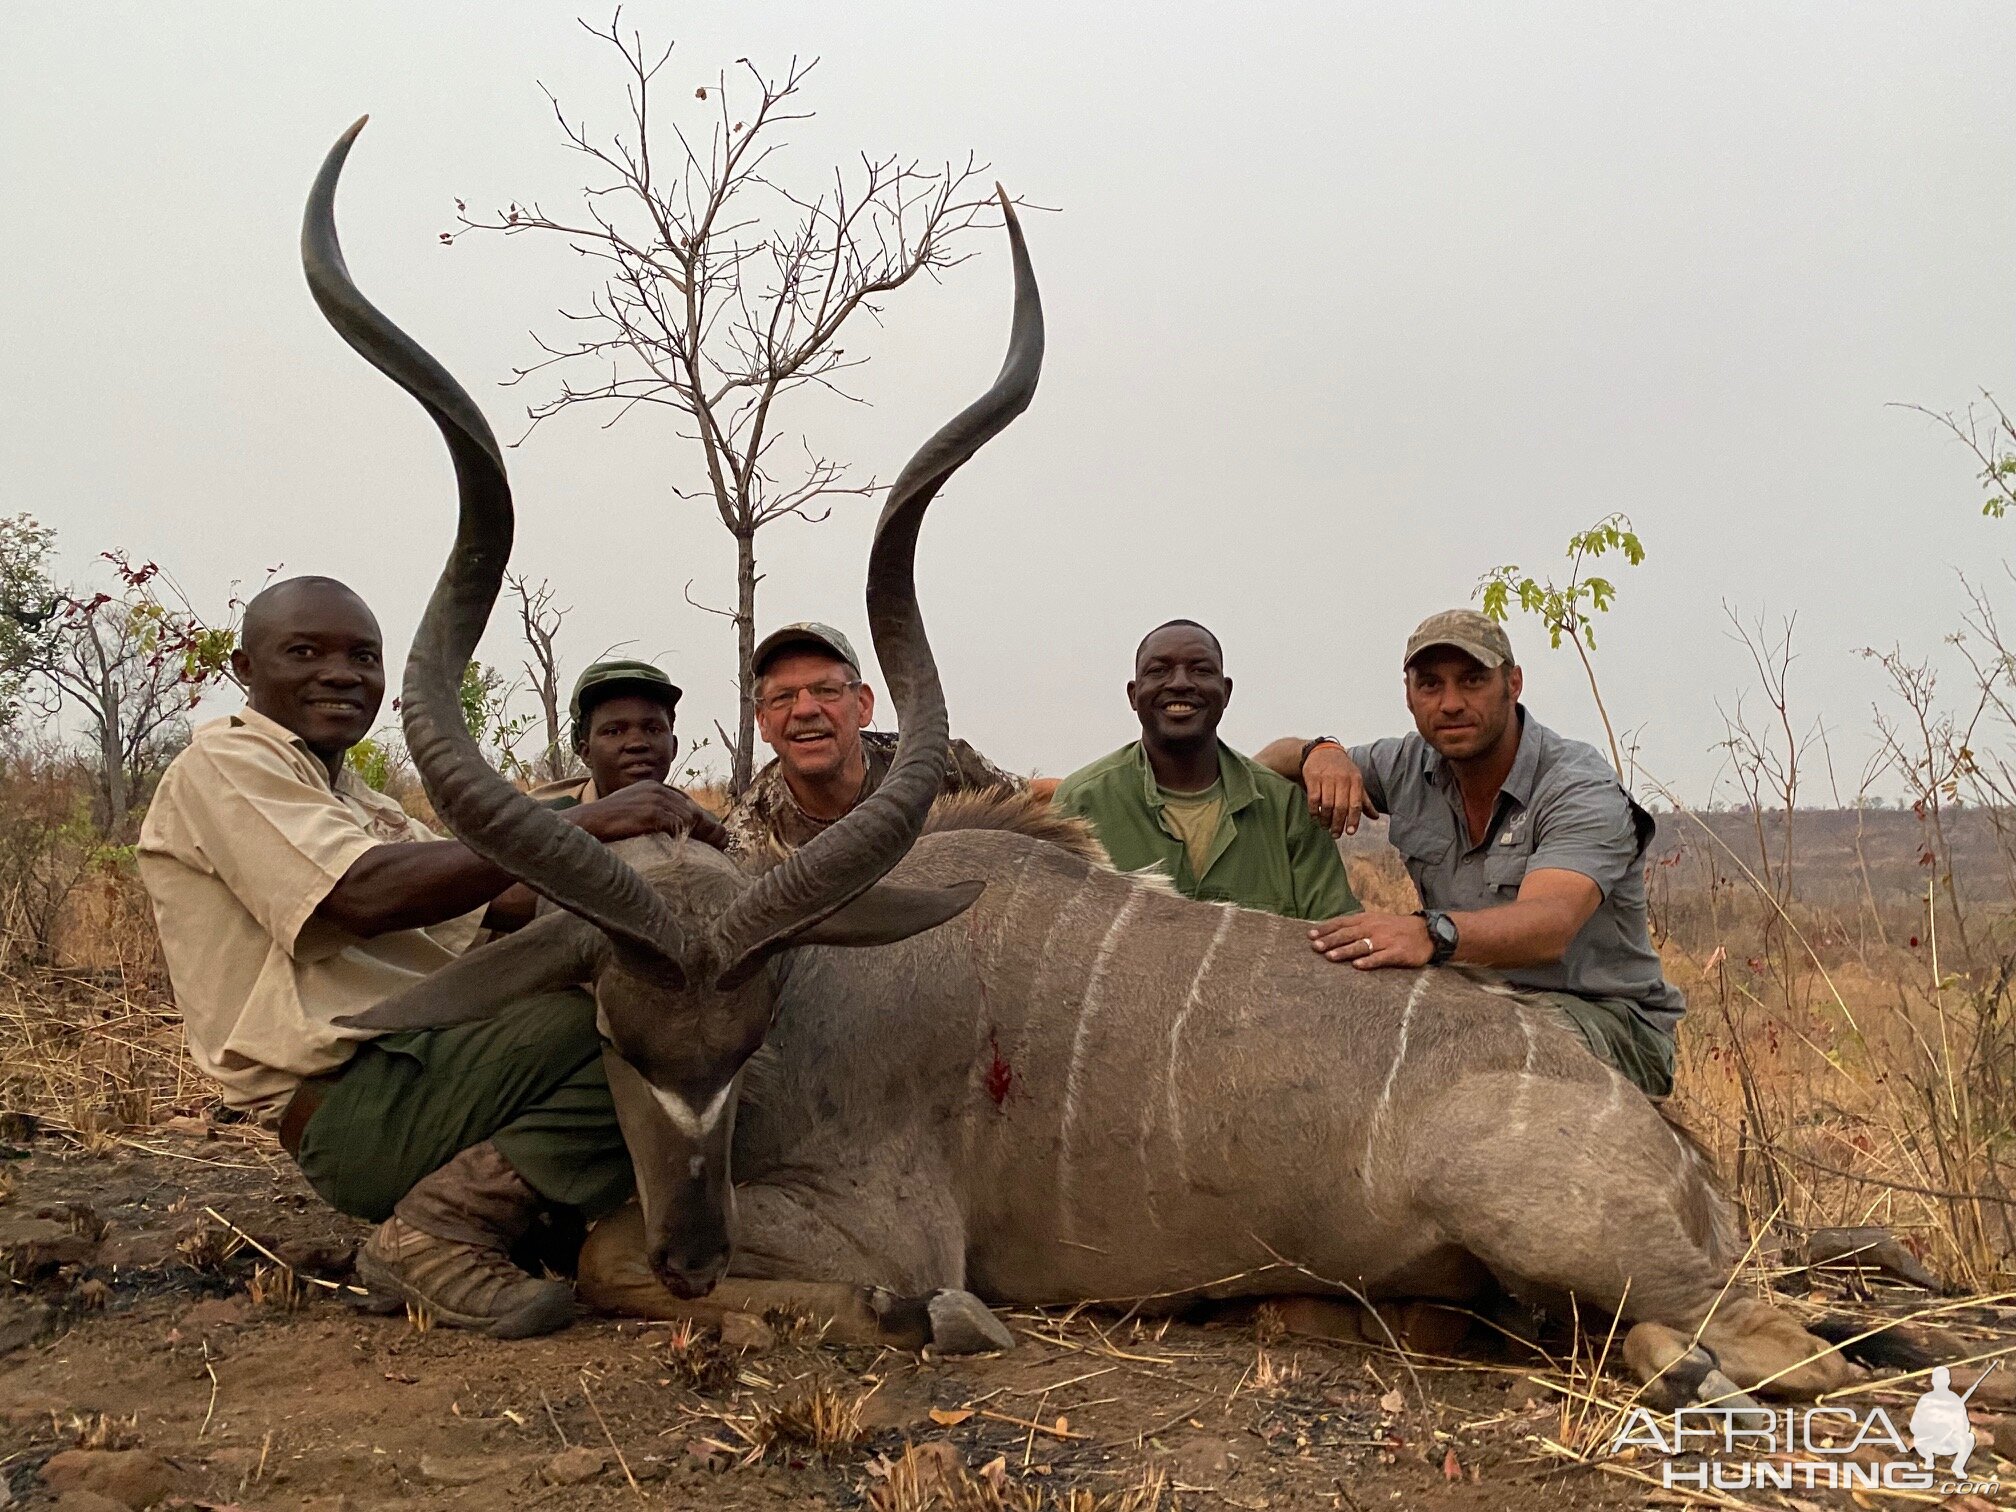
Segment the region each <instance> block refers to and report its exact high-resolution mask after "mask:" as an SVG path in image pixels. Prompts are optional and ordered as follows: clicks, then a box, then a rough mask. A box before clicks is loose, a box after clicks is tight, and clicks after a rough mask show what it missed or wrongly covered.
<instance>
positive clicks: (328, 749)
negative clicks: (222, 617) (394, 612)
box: [231, 578, 385, 771]
mask: <svg viewBox="0 0 2016 1512" xmlns="http://www.w3.org/2000/svg"><path fill="white" fill-rule="evenodd" d="M231 666H232V669H233V670H234V671H235V672H236V673H237V674H238V677H239V679H240V680H241V681H242V682H243V683H244V684H245V687H246V691H247V693H248V694H249V695H250V696H249V698H248V700H247V701H248V702H249V703H250V704H251V706H252V707H253V708H254V709H256V710H258V711H259V712H260V713H261V714H264V715H265V716H266V717H267V718H268V719H271V720H273V721H274V722H275V723H276V724H280V725H284V726H285V727H286V728H287V729H289V730H292V731H293V732H294V733H295V734H296V735H299V736H300V737H301V739H302V741H303V742H304V743H305V744H306V745H307V747H308V749H309V750H311V751H313V752H314V753H315V754H316V755H317V756H319V757H320V758H321V759H322V760H323V761H324V762H325V763H326V764H327V765H328V766H329V767H330V769H331V770H332V771H333V770H334V769H335V767H336V765H337V764H338V763H339V762H341V760H342V759H343V753H344V752H345V751H347V750H349V749H350V747H352V746H353V745H355V744H357V742H358V741H360V740H362V739H363V738H364V737H365V736H366V735H367V734H369V733H370V731H371V725H372V722H373V721H374V720H376V719H377V717H378V706H379V705H380V704H381V703H383V702H384V700H385V647H384V641H383V638H382V637H381V636H380V635H379V633H378V621H377V619H376V618H375V617H374V616H373V615H372V613H371V611H370V610H369V609H368V608H366V607H365V605H364V601H363V600H362V599H360V598H359V597H357V595H356V594H355V593H353V592H351V591H350V589H348V588H347V587H345V586H344V585H343V584H341V583H338V582H335V581H334V580H332V579H329V578H290V579H289V580H287V581H286V582H283V583H275V584H274V585H273V586H272V587H271V588H268V589H267V590H266V591H265V592H264V593H262V594H260V595H259V596H258V597H257V598H255V599H254V600H253V601H252V602H251V603H250V604H248V605H247V606H246V609H245V623H244V627H243V630H242V633H241V643H240V645H239V647H238V649H237V650H235V651H233V652H232V653H231Z"/></svg>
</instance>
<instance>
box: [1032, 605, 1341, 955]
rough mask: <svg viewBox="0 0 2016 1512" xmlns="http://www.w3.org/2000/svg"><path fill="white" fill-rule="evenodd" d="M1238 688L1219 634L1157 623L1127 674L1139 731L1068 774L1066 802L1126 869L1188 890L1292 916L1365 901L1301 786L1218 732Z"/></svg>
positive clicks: (1062, 798)
mask: <svg viewBox="0 0 2016 1512" xmlns="http://www.w3.org/2000/svg"><path fill="white" fill-rule="evenodd" d="M1231 699H1232V679H1231V678H1229V677H1227V676H1226V675H1225V668H1224V653H1223V652H1222V651H1221V650H1220V649H1219V645H1218V637H1217V636H1215V635H1213V634H1212V633H1211V632H1210V631H1209V630H1207V629H1205V628H1204V627H1203V626H1202V625H1199V624H1197V623H1196V622H1195V621H1192V620H1171V621H1170V622H1169V623H1168V624H1166V625H1161V626H1158V627H1157V628H1156V629H1154V630H1151V631H1149V632H1148V636H1147V638H1146V639H1145V640H1143V641H1142V642H1141V645H1140V648H1139V649H1138V650H1137V651H1136V652H1135V653H1134V677H1133V679H1132V680H1131V681H1130V682H1129V683H1128V684H1127V701H1128V703H1130V704H1131V705H1132V706H1133V708H1134V713H1135V715H1136V717H1137V718H1138V719H1139V720H1140V721H1141V738H1140V739H1139V740H1137V741H1134V742H1132V743H1131V744H1129V745H1124V746H1122V747H1121V748H1120V749H1119V750H1117V751H1115V752H1114V753H1113V754H1112V755H1110V756H1105V757H1102V758H1100V759H1099V760H1098V761H1095V762H1093V763H1092V764H1091V765H1090V766H1088V767H1083V768H1081V769H1080V770H1078V771H1076V772H1073V773H1072V774H1071V775H1070V776H1069V777H1066V778H1065V779H1064V781H1063V783H1062V784H1061V785H1060V786H1059V787H1058V789H1057V795H1056V799H1055V802H1056V804H1057V806H1058V808H1060V809H1062V810H1063V811H1064V812H1066V813H1069V814H1076V815H1078V816H1079V817H1080V818H1082V819H1084V820H1086V821H1087V822H1089V823H1090V824H1091V826H1092V828H1093V829H1094V830H1095V831H1096V832H1097V833H1098V836H1099V841H1100V843H1101V844H1102V845H1104V846H1105V847H1106V853H1107V854H1108V855H1109V856H1111V857H1112V858H1113V864H1114V865H1115V866H1117V867H1119V868H1120V869H1121V870H1122V871H1140V870H1143V869H1145V868H1148V867H1159V868H1161V870H1162V871H1164V872H1165V873H1166V874H1167V875H1168V877H1169V879H1170V880H1171V881H1172V882H1174V883H1175V885H1176V888H1177V890H1178V891H1179V892H1181V893H1183V894H1184V895H1185V896H1186V897H1191V898H1200V899H1204V900H1206V901H1209V902H1215V903H1236V904H1238V905H1240V906H1241V907H1243V908H1256V909H1261V910H1264V911H1265V912H1267V913H1277V914H1284V915H1286V916H1288V917H1289V918H1294V919H1327V918H1331V917H1334V916H1335V915H1337V914H1340V913H1346V912H1349V911H1351V910H1353V909H1355V908H1356V907H1357V906H1358V905H1357V901H1356V899H1354V898H1353V897H1352V896H1351V884H1350V883H1349V882H1348V881H1346V880H1345V876H1344V861H1343V858H1342V857H1341V856H1340V855H1339V854H1338V851H1337V844H1336V842H1335V841H1334V840H1333V839H1331V837H1330V835H1329V833H1328V832H1327V831H1325V830H1324V829H1323V827H1322V826H1321V825H1319V824H1317V823H1316V822H1315V820H1314V819H1312V818H1311V817H1310V814H1309V806H1308V803H1307V802H1306V801H1305V800H1304V798H1303V795H1302V793H1301V792H1300V791H1299V790H1298V789H1297V788H1296V787H1295V786H1294V785H1293V784H1292V783H1289V782H1286V781H1283V780H1282V779H1281V778H1280V777H1278V776H1276V775H1275V774H1274V773H1272V772H1270V771H1268V770H1266V769H1265V768H1264V767H1261V766H1259V765H1258V764H1257V763H1255V762H1253V761H1250V760H1248V759H1247V758H1246V757H1244V756H1242V755H1240V754H1239V753H1238V752H1237V751H1235V750H1233V749H1232V748H1231V747H1230V746H1228V745H1226V744H1225V743H1224V742H1223V741H1221V740H1220V739H1219V738H1218V724H1219V721H1220V720H1221V719H1223V718H1224V715H1225V708H1226V705H1227V704H1228V703H1230V702H1231Z"/></svg>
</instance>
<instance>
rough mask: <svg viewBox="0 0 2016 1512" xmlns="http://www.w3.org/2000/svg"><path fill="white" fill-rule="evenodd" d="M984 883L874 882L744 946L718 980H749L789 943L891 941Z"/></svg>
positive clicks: (958, 906) (963, 905)
mask: <svg viewBox="0 0 2016 1512" xmlns="http://www.w3.org/2000/svg"><path fill="white" fill-rule="evenodd" d="M986 886H987V884H986V883H985V882H954V883H953V884H951V886H949V887H899V886H897V885H896V884H895V883H894V882H877V883H876V884H875V885H874V886H873V887H871V888H869V889H868V890H867V891H866V892H864V893H862V894H861V895H860V896H859V897H857V898H855V899H854V900H853V901H851V902H849V903H848V904H846V905H845V906H844V907H841V908H838V909H836V910H834V911H833V912H832V913H830V914H828V915H826V917H825V918H823V919H821V920H820V921H819V922H818V923H816V924H812V925H808V926H807V927H806V928H804V929H800V930H796V931H794V932H792V933H791V934H789V935H787V936H785V937H784V938H783V939H773V940H766V941H765V942H764V943H763V944H761V945H758V946H756V947H755V948H754V949H751V950H747V951H744V952H743V954H742V955H741V956H740V957H739V958H738V959H737V960H736V961H735V962H734V963H733V964H732V965H730V966H729V967H728V968H727V969H726V970H725V971H723V972H722V973H721V976H720V979H719V982H718V985H719V986H721V987H723V988H727V987H733V986H735V985H736V984H738V983H740V982H744V981H747V980H748V979H749V977H750V976H751V975H753V974H754V972H755V970H756V968H757V967H758V966H760V965H762V964H763V962H764V961H766V960H768V959H769V958H770V957H771V956H772V955H774V954H776V952H778V951H779V950H783V949H785V948H786V947H787V946H791V945H852V946H862V945H893V944H895V943H896V942H897V941H898V940H907V939H909V938H910V936H912V935H917V934H922V933H924V931H925V930H927V929H936V928H937V927H938V926H939V925H940V924H943V923H944V922H945V921H946V920H948V919H956V918H958V917H959V915H961V914H962V913H964V912H966V910H967V909H969V908H971V907H972V906H973V901H974V899H976V898H978V897H979V896H980V894H981V893H982V892H983V891H984V890H985V889H986Z"/></svg>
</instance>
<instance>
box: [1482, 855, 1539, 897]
mask: <svg viewBox="0 0 2016 1512" xmlns="http://www.w3.org/2000/svg"><path fill="white" fill-rule="evenodd" d="M1532 860H1533V856H1532V853H1531V852H1530V851H1524V850H1518V851H1496V852H1493V853H1492V854H1491V855H1488V856H1486V857H1485V858H1484V885H1485V886H1486V887H1488V888H1490V889H1491V891H1492V892H1494V893H1496V894H1497V895H1498V897H1499V900H1500V901H1501V902H1506V903H1509V902H1511V901H1512V899H1513V898H1515V897H1516V896H1518V893H1519V888H1520V885H1521V884H1522V883H1524V882H1525V880H1526V868H1527V866H1528V865H1529V864H1530V863H1531V862H1532Z"/></svg>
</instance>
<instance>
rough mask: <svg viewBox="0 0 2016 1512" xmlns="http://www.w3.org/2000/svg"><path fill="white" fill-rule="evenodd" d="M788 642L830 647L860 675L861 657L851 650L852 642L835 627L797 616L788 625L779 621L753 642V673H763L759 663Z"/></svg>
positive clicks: (788, 643) (825, 649) (795, 644)
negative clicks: (795, 619) (754, 652)
mask: <svg viewBox="0 0 2016 1512" xmlns="http://www.w3.org/2000/svg"><path fill="white" fill-rule="evenodd" d="M791 646H816V647H818V648H819V649H821V650H824V651H830V652H832V653H833V654H834V655H835V656H837V657H839V658H840V660H842V661H843V662H845V663H847V665H848V666H849V667H852V668H853V669H854V675H855V676H856V677H859V676H860V675H861V658H860V657H858V656H856V655H855V654H854V643H853V642H852V641H850V640H848V639H847V637H846V636H844V635H842V634H841V633H840V632H839V631H838V630H835V629H834V628H833V627H832V626H831V625H822V624H820V623H819V622H818V621H817V620H798V621H796V622H794V623H792V624H789V625H780V626H778V627H777V628H776V629H775V630H772V631H771V632H770V633H769V634H768V635H766V636H764V637H763V639H762V640H761V641H759V642H757V645H756V658H755V664H754V665H755V669H756V675H757V676H758V677H761V676H762V675H763V665H764V663H765V662H767V661H769V660H770V658H771V657H773V656H775V655H776V654H777V653H778V652H779V651H783V650H785V649H787V648H789V647H791Z"/></svg>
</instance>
